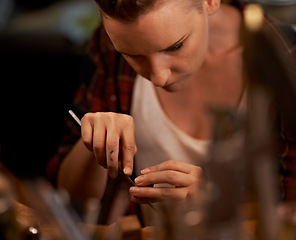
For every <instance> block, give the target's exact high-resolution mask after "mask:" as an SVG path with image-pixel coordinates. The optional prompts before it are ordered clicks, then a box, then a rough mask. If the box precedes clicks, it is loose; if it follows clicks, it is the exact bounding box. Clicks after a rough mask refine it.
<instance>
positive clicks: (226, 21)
mask: <svg viewBox="0 0 296 240" xmlns="http://www.w3.org/2000/svg"><path fill="white" fill-rule="evenodd" d="M241 17H242V16H241V13H240V12H239V10H238V9H236V8H234V7H232V6H229V5H225V4H222V5H221V7H220V9H219V10H218V11H217V12H216V13H215V14H214V15H211V16H210V17H209V47H208V52H209V54H223V53H227V52H229V51H231V50H233V49H236V48H237V47H239V46H240V37H239V36H240V34H239V33H240V28H241Z"/></svg>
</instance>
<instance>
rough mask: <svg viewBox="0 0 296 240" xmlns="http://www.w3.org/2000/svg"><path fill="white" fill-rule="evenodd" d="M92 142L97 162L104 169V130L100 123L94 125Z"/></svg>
mask: <svg viewBox="0 0 296 240" xmlns="http://www.w3.org/2000/svg"><path fill="white" fill-rule="evenodd" d="M92 141H93V151H94V154H95V158H96V160H97V162H98V163H99V164H100V165H102V166H103V167H105V168H106V167H107V163H106V129H105V126H104V125H103V124H102V123H101V122H100V121H96V122H95V123H94V129H93V140H92Z"/></svg>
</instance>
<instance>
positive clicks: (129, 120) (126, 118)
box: [121, 114, 134, 127]
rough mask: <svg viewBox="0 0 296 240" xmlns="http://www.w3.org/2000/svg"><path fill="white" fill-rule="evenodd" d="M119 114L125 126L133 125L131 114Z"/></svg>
mask: <svg viewBox="0 0 296 240" xmlns="http://www.w3.org/2000/svg"><path fill="white" fill-rule="evenodd" d="M121 116H122V118H123V122H124V125H125V126H126V127H134V118H133V117H132V116H131V115H127V114H122V115H121Z"/></svg>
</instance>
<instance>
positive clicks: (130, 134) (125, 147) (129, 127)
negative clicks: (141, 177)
mask: <svg viewBox="0 0 296 240" xmlns="http://www.w3.org/2000/svg"><path fill="white" fill-rule="evenodd" d="M127 121H128V122H127V123H126V127H125V128H124V130H123V132H122V136H121V144H122V146H121V150H122V157H123V158H122V163H123V171H124V173H125V174H126V175H128V176H130V175H131V174H132V172H133V161H134V156H135V154H136V152H137V146H136V142H135V127H134V122H133V119H132V118H129V119H128V120H127Z"/></svg>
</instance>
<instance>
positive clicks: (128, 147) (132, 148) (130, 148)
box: [122, 144, 135, 153]
mask: <svg viewBox="0 0 296 240" xmlns="http://www.w3.org/2000/svg"><path fill="white" fill-rule="evenodd" d="M122 148H123V150H124V151H129V152H132V153H134V152H135V146H134V145H130V144H125V145H124V146H122Z"/></svg>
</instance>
